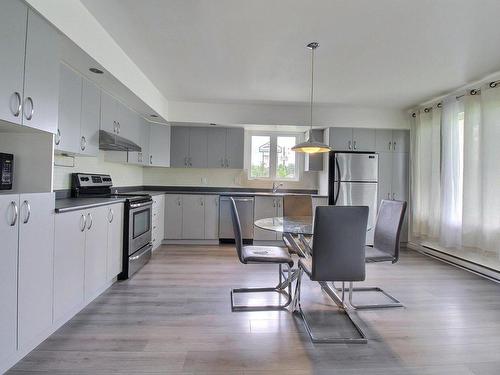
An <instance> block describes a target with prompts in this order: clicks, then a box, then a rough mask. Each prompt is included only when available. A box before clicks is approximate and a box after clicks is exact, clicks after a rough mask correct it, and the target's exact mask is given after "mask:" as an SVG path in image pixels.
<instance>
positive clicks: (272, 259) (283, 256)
mask: <svg viewBox="0 0 500 375" xmlns="http://www.w3.org/2000/svg"><path fill="white" fill-rule="evenodd" d="M241 256H242V259H243V262H244V263H248V262H255V263H275V264H283V263H288V264H289V265H290V267H292V266H293V259H292V257H291V256H290V254H289V253H288V251H287V250H286V249H284V248H282V247H277V246H243V248H242V249H241Z"/></svg>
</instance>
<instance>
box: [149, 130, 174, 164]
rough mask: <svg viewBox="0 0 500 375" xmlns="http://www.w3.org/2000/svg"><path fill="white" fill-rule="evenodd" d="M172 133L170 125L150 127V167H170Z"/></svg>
mask: <svg viewBox="0 0 500 375" xmlns="http://www.w3.org/2000/svg"><path fill="white" fill-rule="evenodd" d="M170 131H171V128H170V125H156V124H151V125H150V128H149V132H150V136H149V165H151V166H155V167H170V163H171V160H170V144H171V142H170Z"/></svg>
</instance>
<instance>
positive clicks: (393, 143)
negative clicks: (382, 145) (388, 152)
mask: <svg viewBox="0 0 500 375" xmlns="http://www.w3.org/2000/svg"><path fill="white" fill-rule="evenodd" d="M392 149H393V150H394V151H396V141H394V142H392Z"/></svg>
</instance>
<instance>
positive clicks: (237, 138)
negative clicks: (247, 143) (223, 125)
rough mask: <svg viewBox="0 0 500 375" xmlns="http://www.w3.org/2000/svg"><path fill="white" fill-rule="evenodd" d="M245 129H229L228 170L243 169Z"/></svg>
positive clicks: (227, 147)
mask: <svg viewBox="0 0 500 375" xmlns="http://www.w3.org/2000/svg"><path fill="white" fill-rule="evenodd" d="M244 139H245V131H244V129H243V128H228V129H227V135H226V168H233V169H243V148H244V147H243V146H244Z"/></svg>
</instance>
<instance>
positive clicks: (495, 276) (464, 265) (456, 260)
mask: <svg viewBox="0 0 500 375" xmlns="http://www.w3.org/2000/svg"><path fill="white" fill-rule="evenodd" d="M407 247H408V248H409V249H411V250H415V251H418V252H419V253H421V254H424V255H427V256H429V257H431V258H434V259H437V260H439V261H441V262H445V263H447V264H450V265H452V266H455V267H458V268H460V269H463V270H465V271H468V272H471V273H473V274H476V275H478V276H481V277H484V278H486V279H488V280H491V281H494V282H497V283H500V271H498V270H495V269H493V268H490V267H487V266H483V265H481V264H478V263H475V262H472V261H469V260H466V259H463V258H460V257H457V256H455V255H452V254H448V253H446V252H444V251H441V250H438V249H435V248H432V247H430V246H428V245H421V244H417V243H414V242H408V246H407Z"/></svg>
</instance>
